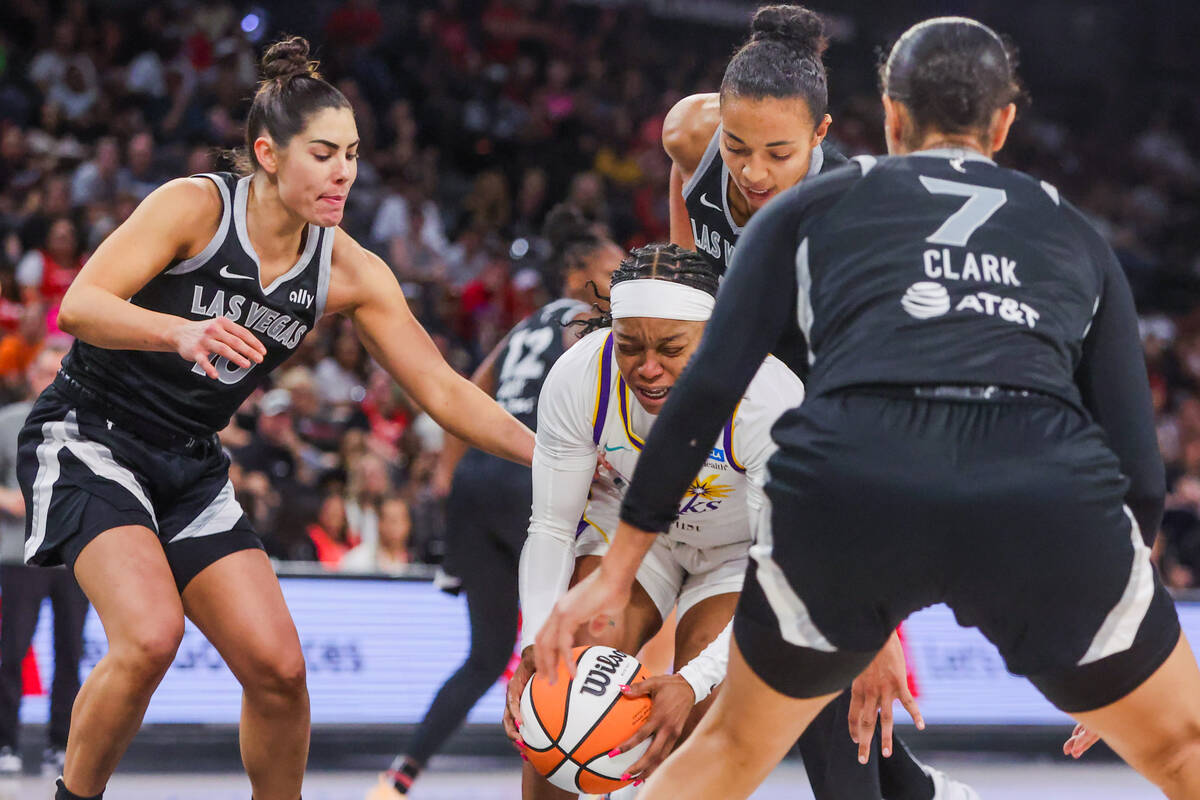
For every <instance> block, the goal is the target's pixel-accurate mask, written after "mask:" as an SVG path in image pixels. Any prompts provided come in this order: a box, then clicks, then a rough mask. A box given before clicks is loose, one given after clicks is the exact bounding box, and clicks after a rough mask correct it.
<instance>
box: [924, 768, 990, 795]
mask: <svg viewBox="0 0 1200 800" xmlns="http://www.w3.org/2000/svg"><path fill="white" fill-rule="evenodd" d="M921 769H923V770H925V774H926V775H928V776H929V779H930V780H932V781H933V800H982V798H980V796H979V792H977V791H975V790H974V789H972V788H971V787H970V786H968V785H967V784H965V783H963V782H962V781H957V780H955V779H954V778H951V777H950V776H949V775H947V774H946V773H944V772H942V771H941V770H940V769H934V768H933V767H931V766H929V765H928V764H922V765H921Z"/></svg>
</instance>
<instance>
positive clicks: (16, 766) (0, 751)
mask: <svg viewBox="0 0 1200 800" xmlns="http://www.w3.org/2000/svg"><path fill="white" fill-rule="evenodd" d="M23 767H24V764H23V763H21V757H20V756H19V755H17V753H16V751H14V750H13V749H12V748H11V747H0V776H5V777H7V776H11V775H20V774H21V770H22V768H23Z"/></svg>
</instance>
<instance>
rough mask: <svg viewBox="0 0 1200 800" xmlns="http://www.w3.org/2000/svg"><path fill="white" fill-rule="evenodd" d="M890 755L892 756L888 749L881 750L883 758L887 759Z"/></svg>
mask: <svg viewBox="0 0 1200 800" xmlns="http://www.w3.org/2000/svg"><path fill="white" fill-rule="evenodd" d="M891 754H892V751H891V750H889V749H888V748H886V747H885V748H883V756H884V758H887V757H888V756H890V755H891Z"/></svg>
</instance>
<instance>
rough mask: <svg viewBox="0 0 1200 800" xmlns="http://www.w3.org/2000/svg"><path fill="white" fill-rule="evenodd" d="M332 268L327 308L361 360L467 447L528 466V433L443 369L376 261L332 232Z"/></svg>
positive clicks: (435, 351)
mask: <svg viewBox="0 0 1200 800" xmlns="http://www.w3.org/2000/svg"><path fill="white" fill-rule="evenodd" d="M333 262H334V263H333V278H332V280H331V281H330V288H329V305H328V308H329V309H330V310H331V311H335V312H341V313H344V314H346V315H347V316H349V317H350V319H351V320H353V321H354V326H355V328H356V329H357V331H358V336H359V338H360V339H361V340H362V343H363V345H364V346H365V347H366V348H367V352H369V353H370V354H371V356H372V357H373V358H374V359H375V360H376V361H377V362H378V363H379V364H380V366H382V367H383V368H384V369H386V370H387V371H388V373H389V374H390V375H391V376H392V377H393V378H394V379H395V380H396V382H397V383H399V384H400V385H401V386H402V387H404V390H405V391H406V392H408V394H409V395H410V396H411V397H412V398H413V399H414V400H415V401H416V402H417V403H418V404H419V405H420V406H421V407H422V408H423V409H424V410H425V411H426V412H427V413H428V414H429V416H431V417H433V419H434V420H435V421H436V422H437V423H438V424H439V425H441V426H442V428H444V429H445V430H446V431H447V432H448V433H450V434H451V435H453V436H457V437H459V438H460V439H465V440H466V442H467V443H468V444H470V445H472V446H474V447H478V448H479V449H481V450H486V451H487V452H489V453H492V454H494V455H497V456H500V457H501V458H506V459H508V460H510V461H515V462H517V463H519V464H526V465H528V464H530V463H532V461H533V431H531V430H529V428H526V427H525V426H524V425H522V424H521V423H520V422H518V421H517V419H516V418H515V417H513V416H512V415H511V414H509V413H508V412H507V411H505V410H504V409H503V408H501V407H500V406H499V405H497V404H496V401H495V400H493V399H492V398H491V397H489V396H488V395H487V393H486V392H484V391H483V390H482V389H480V388H479V387H478V386H476V385H475V384H473V383H471V382H470V381H469V380H467V379H466V378H464V377H462V376H461V375H459V374H458V373H457V372H455V371H454V370H453V369H452V368H451V367H450V365H449V364H447V363H446V360H445V359H444V358H442V354H441V353H440V352H438V349H437V346H436V345H434V343H433V340H432V339H430V338H429V334H428V333H426V332H425V329H424V328H422V327H421V323H419V322H418V321H417V319H416V317H414V316H413V313H412V311H411V310H410V309H409V307H408V302H407V301H406V300H405V299H404V292H403V290H401V288H400V284H399V283H397V282H396V278H395V276H394V275H392V271H391V270H390V269H388V267H387V265H386V264H385V263H383V260H382V259H380V258H379V256H377V255H375V254H374V253H371V252H368V251H367V250H365V249H363V248H362V247H360V246H359V244H358V243H357V242H355V241H354V240H353V239H352V238H350V236H349V235H348V234H346V233H344V232H342V231H338V238H337V240H336V243H335V244H334V255H333Z"/></svg>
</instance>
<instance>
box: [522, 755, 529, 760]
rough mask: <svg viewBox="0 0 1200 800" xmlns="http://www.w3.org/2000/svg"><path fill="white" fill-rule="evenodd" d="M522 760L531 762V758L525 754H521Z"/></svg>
mask: <svg viewBox="0 0 1200 800" xmlns="http://www.w3.org/2000/svg"><path fill="white" fill-rule="evenodd" d="M521 760H522V761H528V760H529V756H527V755H525V754H524V753H521Z"/></svg>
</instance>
